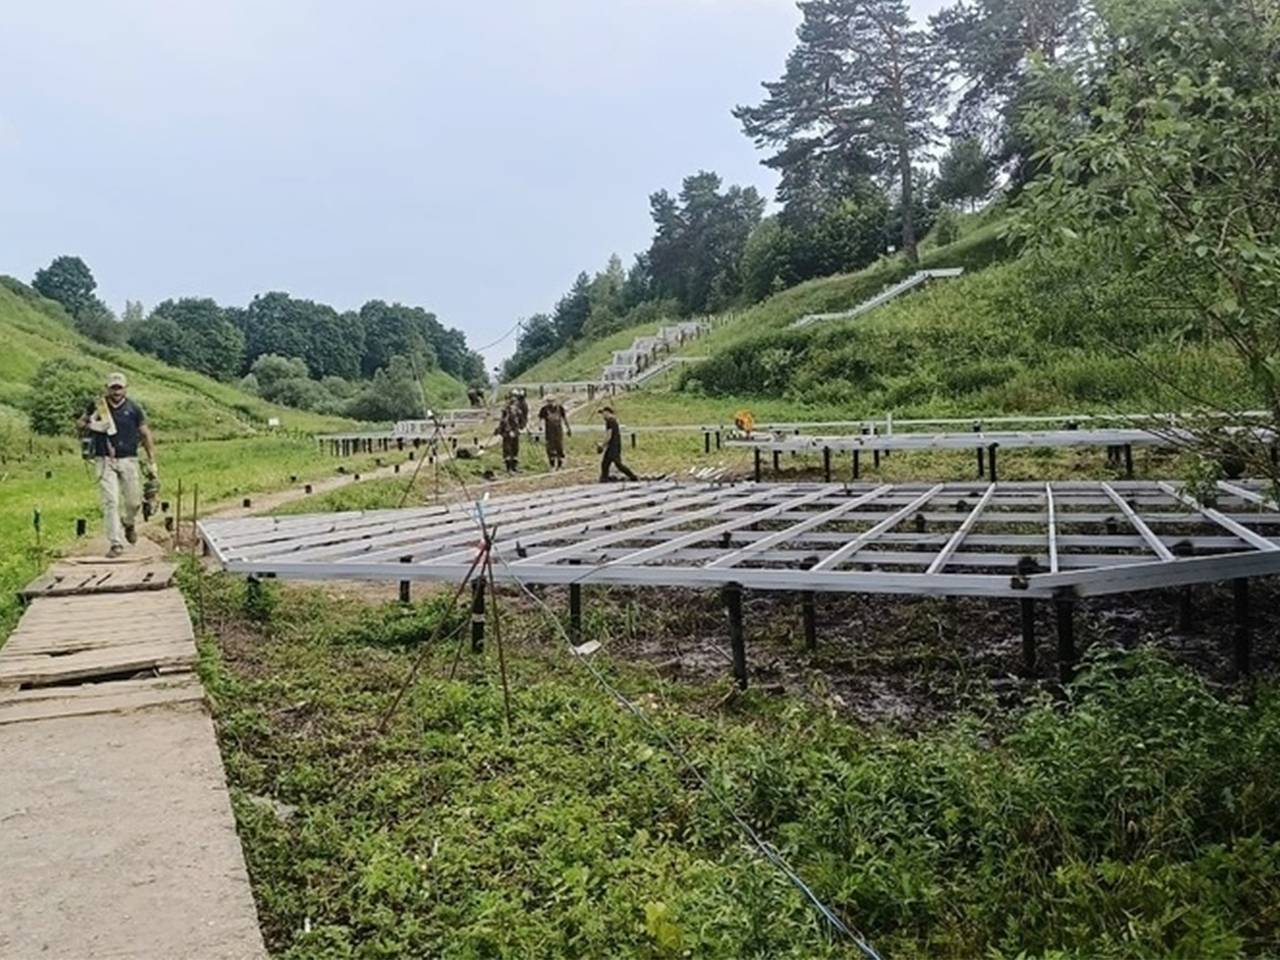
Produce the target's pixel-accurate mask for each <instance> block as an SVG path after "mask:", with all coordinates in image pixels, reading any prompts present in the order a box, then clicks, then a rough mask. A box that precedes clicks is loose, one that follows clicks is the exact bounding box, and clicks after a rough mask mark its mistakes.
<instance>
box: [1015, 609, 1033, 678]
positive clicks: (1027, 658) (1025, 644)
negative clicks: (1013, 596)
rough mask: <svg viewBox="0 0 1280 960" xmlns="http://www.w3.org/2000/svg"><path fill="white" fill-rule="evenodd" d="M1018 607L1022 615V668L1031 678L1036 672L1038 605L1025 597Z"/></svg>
mask: <svg viewBox="0 0 1280 960" xmlns="http://www.w3.org/2000/svg"><path fill="white" fill-rule="evenodd" d="M1018 606H1019V608H1020V612H1021V614H1022V666H1023V668H1024V669H1025V670H1026V672H1027V674H1028V676H1030V675H1031V674H1034V673H1035V670H1036V603H1035V601H1034V600H1031V599H1030V598H1027V597H1023V598H1022V599H1021V600H1019V601H1018Z"/></svg>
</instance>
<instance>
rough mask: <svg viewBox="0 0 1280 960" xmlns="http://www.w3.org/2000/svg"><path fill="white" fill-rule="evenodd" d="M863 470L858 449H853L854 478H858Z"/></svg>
mask: <svg viewBox="0 0 1280 960" xmlns="http://www.w3.org/2000/svg"><path fill="white" fill-rule="evenodd" d="M861 473H862V470H861V467H860V465H859V461H858V451H857V450H855V451H853V479H855V480H857V479H858V477H859V475H861Z"/></svg>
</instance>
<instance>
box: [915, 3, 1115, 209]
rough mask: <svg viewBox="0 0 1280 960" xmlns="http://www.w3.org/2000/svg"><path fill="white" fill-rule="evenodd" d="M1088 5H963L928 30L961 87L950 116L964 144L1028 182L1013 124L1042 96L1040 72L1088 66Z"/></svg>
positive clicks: (1024, 144)
mask: <svg viewBox="0 0 1280 960" xmlns="http://www.w3.org/2000/svg"><path fill="white" fill-rule="evenodd" d="M1089 6H1090V4H1089V3H1088V2H1087V0H960V2H958V3H954V4H952V5H951V6H950V7H946V8H945V9H943V10H941V11H940V12H939V13H937V14H935V15H934V16H933V17H932V18H931V20H930V24H931V26H932V28H933V36H934V39H935V42H936V47H937V49H938V52H939V54H940V56H941V57H943V58H944V59H945V61H946V64H947V72H948V75H949V76H952V77H956V78H958V79H960V80H962V81H963V83H962V85H961V86H960V91H961V92H960V95H959V97H958V98H957V100H956V104H955V109H954V110H953V112H952V115H951V127H952V129H953V130H954V131H956V132H957V133H959V134H960V135H961V138H962V139H969V138H973V139H976V140H977V141H978V142H979V143H980V144H983V145H984V146H985V147H989V148H990V149H991V150H993V151H994V159H995V161H996V163H997V164H1004V163H1007V162H1009V161H1014V162H1015V181H1016V182H1018V183H1021V182H1022V180H1023V179H1025V176H1026V160H1027V159H1028V156H1029V153H1030V152H1031V149H1032V147H1031V144H1030V143H1029V141H1027V139H1026V138H1025V137H1024V136H1022V133H1021V131H1020V129H1019V122H1018V118H1019V115H1020V114H1021V113H1022V111H1024V110H1025V109H1029V108H1031V107H1033V106H1034V104H1035V103H1036V102H1037V101H1038V99H1039V98H1040V97H1041V96H1042V95H1043V94H1044V93H1045V87H1044V85H1043V84H1042V83H1040V82H1038V81H1036V80H1034V72H1035V70H1036V69H1037V67H1038V68H1039V69H1040V70H1044V69H1053V70H1059V71H1066V72H1068V73H1069V72H1070V71H1072V70H1074V69H1075V68H1076V67H1077V66H1078V65H1079V64H1080V63H1081V62H1083V61H1086V60H1088V59H1089V41H1090V36H1089V29H1088V26H1089V22H1090V17H1089V15H1088V14H1089Z"/></svg>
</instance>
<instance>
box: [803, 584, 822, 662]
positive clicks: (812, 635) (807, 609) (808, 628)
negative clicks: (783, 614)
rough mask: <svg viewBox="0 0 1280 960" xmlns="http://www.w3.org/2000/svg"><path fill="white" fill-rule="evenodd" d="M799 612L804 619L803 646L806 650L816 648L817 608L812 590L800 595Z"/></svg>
mask: <svg viewBox="0 0 1280 960" xmlns="http://www.w3.org/2000/svg"><path fill="white" fill-rule="evenodd" d="M800 612H801V614H802V615H803V617H804V646H805V649H806V650H816V649H817V648H818V621H817V607H816V605H815V603H814V596H813V591H812V590H806V591H805V592H804V593H802V594H801V595H800Z"/></svg>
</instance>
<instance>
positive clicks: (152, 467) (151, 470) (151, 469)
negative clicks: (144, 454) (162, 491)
mask: <svg viewBox="0 0 1280 960" xmlns="http://www.w3.org/2000/svg"><path fill="white" fill-rule="evenodd" d="M145 472H146V474H147V477H148V478H149V479H151V480H159V479H160V471H159V470H157V469H156V464H155V461H154V460H153V461H151V462H149V463H148V464H147V465H146V467H145Z"/></svg>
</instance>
